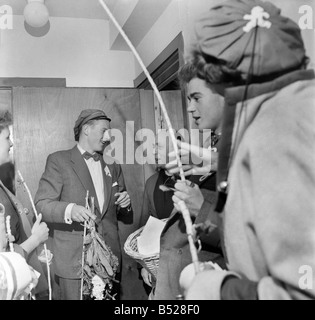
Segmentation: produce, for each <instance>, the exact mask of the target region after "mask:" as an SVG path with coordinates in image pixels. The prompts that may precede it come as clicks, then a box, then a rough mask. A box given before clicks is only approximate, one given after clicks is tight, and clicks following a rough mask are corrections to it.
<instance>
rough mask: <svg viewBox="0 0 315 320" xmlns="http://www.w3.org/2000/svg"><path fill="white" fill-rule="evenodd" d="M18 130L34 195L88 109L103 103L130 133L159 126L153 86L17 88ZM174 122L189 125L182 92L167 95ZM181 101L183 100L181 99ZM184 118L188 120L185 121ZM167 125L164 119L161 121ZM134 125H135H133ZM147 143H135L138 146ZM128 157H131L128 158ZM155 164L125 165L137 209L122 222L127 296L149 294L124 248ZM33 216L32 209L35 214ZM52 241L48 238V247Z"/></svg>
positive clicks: (20, 164) (21, 160) (17, 147)
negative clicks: (48, 166) (49, 158)
mask: <svg viewBox="0 0 315 320" xmlns="http://www.w3.org/2000/svg"><path fill="white" fill-rule="evenodd" d="M12 96H13V103H12V109H13V133H14V158H15V165H16V168H17V169H18V170H20V171H21V173H22V175H23V177H24V179H25V181H26V183H27V185H28V186H29V188H30V191H31V194H32V196H33V197H34V196H35V193H36V191H37V188H38V182H39V179H40V177H41V175H42V173H43V171H44V168H45V164H46V159H47V156H48V155H49V154H51V153H52V152H55V151H57V150H63V149H69V148H72V147H73V146H74V145H75V141H74V136H73V126H74V123H75V121H76V119H77V117H78V115H79V113H80V112H81V110H83V109H87V108H99V109H102V110H104V111H105V113H106V114H108V116H109V117H110V118H111V119H112V122H111V127H112V128H116V129H119V130H121V132H122V133H123V137H124V156H125V150H126V134H127V135H128V136H129V137H130V136H131V135H132V134H133V135H135V134H136V132H137V131H138V130H139V129H141V128H150V129H151V130H153V131H155V130H156V121H155V117H156V108H157V106H156V103H155V101H154V100H155V99H154V96H153V92H152V91H151V90H143V89H141V90H139V89H116V88H113V89H108V88H104V89H103V88H102V89H93V88H55V87H49V88H23V87H18V88H13V89H12ZM163 98H164V101H165V104H166V106H167V107H168V109H169V111H170V113H169V116H170V118H171V122H172V123H174V126H175V127H176V129H179V128H182V127H183V126H184V122H183V121H184V120H183V119H184V117H183V110H182V103H181V100H180V94H178V92H173V93H172V92H169V93H165V94H163ZM178 99H179V100H180V101H179V100H178ZM126 121H133V122H134V132H131V131H128V132H127V133H126V129H127V127H126ZM181 122H182V123H181ZM160 124H161V123H160ZM162 127H164V126H162ZM128 130H130V129H128ZM141 143H142V142H137V141H135V142H134V148H135V150H136V149H137V148H138V147H139V145H140V144H141ZM124 159H125V157H124ZM154 167H155V166H154V165H140V164H137V163H136V162H135V163H134V164H124V163H123V164H122V170H123V173H124V177H125V182H126V185H127V190H128V192H129V194H130V197H131V201H132V206H133V210H134V219H133V221H119V233H120V239H121V246H122V252H123V269H122V284H123V290H122V299H125V300H127V299H131V300H136V299H139V300H140V299H147V294H146V293H145V290H144V288H143V283H142V280H140V279H139V275H138V270H137V264H136V262H135V261H134V260H133V259H132V258H130V257H129V256H127V255H126V254H125V253H124V250H123V245H124V243H125V241H126V239H127V237H128V235H129V234H130V233H132V232H134V231H135V230H136V229H138V227H139V218H140V212H141V207H142V199H143V191H144V185H145V181H146V180H147V178H148V177H149V176H151V175H152V174H153V173H154ZM16 194H17V196H18V198H19V199H20V200H21V201H22V203H23V204H24V206H26V207H28V208H29V209H30V211H31V212H32V207H31V203H30V201H29V199H28V196H27V194H26V192H25V190H24V189H23V187H22V186H21V185H19V184H18V183H16ZM29 218H30V220H31V219H32V214H30V215H29ZM50 246H51V242H48V247H50Z"/></svg>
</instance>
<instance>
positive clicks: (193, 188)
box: [172, 180, 204, 217]
mask: <svg viewBox="0 0 315 320" xmlns="http://www.w3.org/2000/svg"><path fill="white" fill-rule="evenodd" d="M188 184H190V185H188ZM175 189H176V191H175V192H174V195H173V197H172V200H173V202H174V206H175V208H176V210H178V211H180V208H179V206H178V205H177V204H178V202H179V201H181V200H183V201H184V202H185V204H186V206H187V209H188V210H189V213H190V214H191V215H192V216H194V217H196V216H197V215H198V213H199V211H200V209H201V207H202V204H203V201H204V198H203V195H202V193H201V190H200V189H199V187H198V186H197V185H195V184H194V183H191V182H190V181H189V180H186V181H181V180H179V181H177V183H176V184H175Z"/></svg>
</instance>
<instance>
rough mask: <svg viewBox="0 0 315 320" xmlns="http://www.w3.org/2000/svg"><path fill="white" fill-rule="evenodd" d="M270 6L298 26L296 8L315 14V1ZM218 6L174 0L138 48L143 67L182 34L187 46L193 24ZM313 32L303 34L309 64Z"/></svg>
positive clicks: (278, 0)
mask: <svg viewBox="0 0 315 320" xmlns="http://www.w3.org/2000/svg"><path fill="white" fill-rule="evenodd" d="M270 2H272V3H273V4H275V5H277V6H278V7H280V8H281V9H282V13H283V15H285V16H288V17H289V18H291V19H292V20H293V21H295V22H296V23H298V22H299V18H300V16H301V14H299V13H298V8H299V7H300V6H301V5H304V4H306V5H310V6H312V7H313V13H315V4H314V0H290V1H288V0H272V1H270ZM220 3H222V0H173V1H172V2H171V3H170V5H169V6H168V7H167V8H166V10H165V11H164V13H163V14H162V16H161V17H160V18H159V20H158V21H157V22H156V23H155V25H154V26H153V27H152V28H151V30H150V31H149V32H148V33H147V35H146V36H145V37H144V38H143V40H142V41H141V43H140V44H139V46H138V47H137V50H138V52H139V54H140V56H141V58H142V59H143V61H144V63H145V65H146V66H148V65H149V64H150V63H151V62H152V61H153V60H154V59H155V58H156V57H157V56H158V55H159V54H160V53H161V52H162V51H163V50H164V49H165V48H166V46H167V45H168V44H169V43H170V42H171V41H172V40H173V39H174V38H175V37H176V36H177V35H178V33H179V32H181V31H182V32H183V36H184V41H185V44H186V45H187V44H188V43H189V42H190V39H191V37H193V35H194V22H195V20H196V19H197V18H198V17H199V16H200V15H201V14H202V13H204V12H206V11H207V10H209V9H210V8H211V7H212V6H214V5H217V4H220ZM314 24H315V21H314ZM314 29H315V26H313V29H312V30H302V36H303V39H304V41H305V47H306V50H307V53H308V55H309V56H310V57H311V58H312V60H315V58H314V56H315V48H314V44H315V32H314ZM141 72H142V70H141V69H140V66H139V65H138V63H137V62H136V77H137V76H138V75H139V74H141Z"/></svg>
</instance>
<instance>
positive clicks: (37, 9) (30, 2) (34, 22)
mask: <svg viewBox="0 0 315 320" xmlns="http://www.w3.org/2000/svg"><path fill="white" fill-rule="evenodd" d="M24 18H25V22H26V23H27V24H28V25H29V26H31V27H33V28H41V27H43V26H45V25H46V24H47V23H48V21H49V12H48V9H47V7H46V5H45V0H27V5H26V6H25V8H24Z"/></svg>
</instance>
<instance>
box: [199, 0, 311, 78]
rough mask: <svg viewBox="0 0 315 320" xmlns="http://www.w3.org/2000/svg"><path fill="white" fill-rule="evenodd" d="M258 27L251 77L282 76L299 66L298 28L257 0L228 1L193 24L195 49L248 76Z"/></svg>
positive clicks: (300, 43)
mask: <svg viewBox="0 0 315 320" xmlns="http://www.w3.org/2000/svg"><path fill="white" fill-rule="evenodd" d="M256 26H257V34H256V37H257V38H256V39H257V40H256V47H255V50H254V54H253V57H254V65H253V69H252V72H251V73H252V75H254V76H265V75H269V74H272V73H282V72H286V71H287V70H292V69H294V68H297V67H299V66H301V65H302V63H303V62H304V61H305V58H306V57H305V48H304V43H303V40H302V37H301V32H300V28H299V26H298V25H297V24H296V23H295V22H293V21H292V20H290V19H289V18H286V17H284V16H282V15H281V11H280V9H279V8H277V7H276V6H274V5H273V4H272V3H270V2H267V1H266V2H265V1H260V0H228V1H226V2H223V3H222V4H220V5H217V6H215V7H213V8H211V9H210V11H209V12H207V13H206V14H204V15H203V16H202V17H201V18H200V19H199V20H198V21H197V22H196V29H195V31H196V41H197V42H196V43H195V46H196V47H197V50H198V51H200V52H202V54H204V55H205V56H207V55H208V56H211V57H215V58H216V59H219V60H222V61H224V62H225V63H226V65H227V66H228V67H230V68H232V69H235V70H238V71H240V72H241V73H242V74H248V72H249V68H250V64H251V56H252V51H253V43H254V30H255V29H256Z"/></svg>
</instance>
